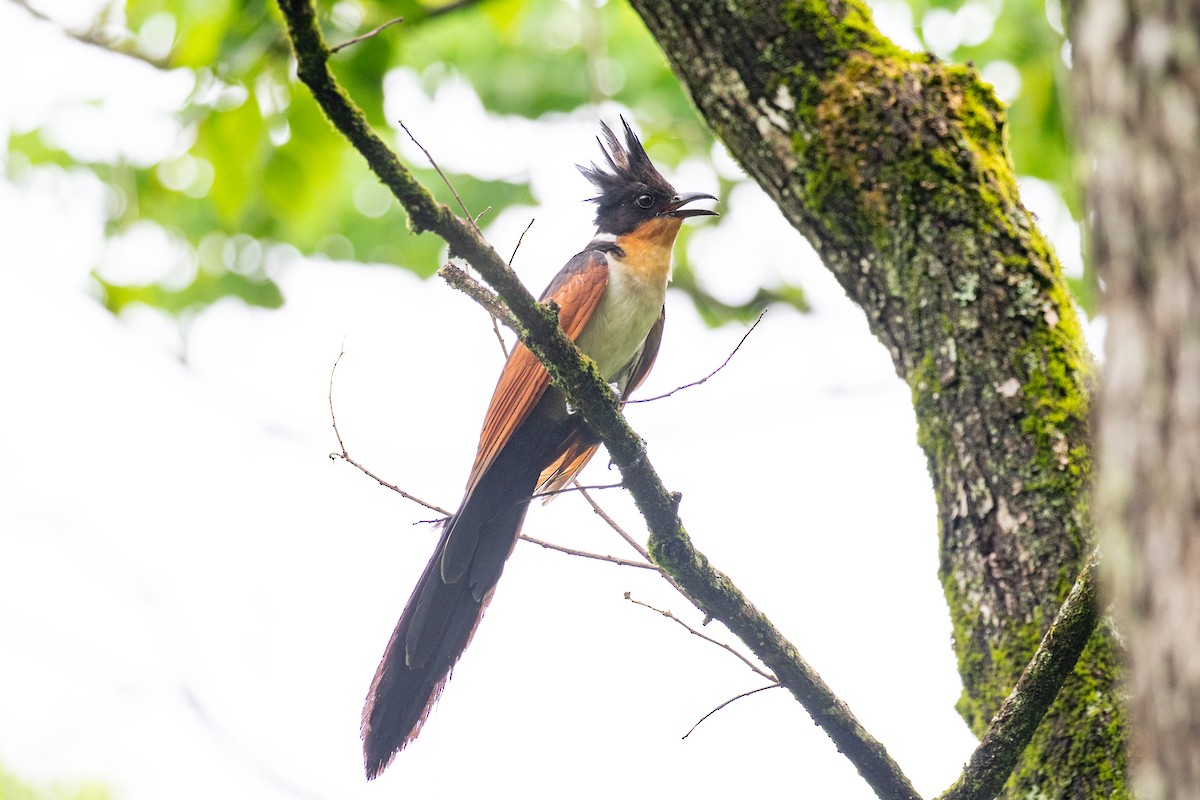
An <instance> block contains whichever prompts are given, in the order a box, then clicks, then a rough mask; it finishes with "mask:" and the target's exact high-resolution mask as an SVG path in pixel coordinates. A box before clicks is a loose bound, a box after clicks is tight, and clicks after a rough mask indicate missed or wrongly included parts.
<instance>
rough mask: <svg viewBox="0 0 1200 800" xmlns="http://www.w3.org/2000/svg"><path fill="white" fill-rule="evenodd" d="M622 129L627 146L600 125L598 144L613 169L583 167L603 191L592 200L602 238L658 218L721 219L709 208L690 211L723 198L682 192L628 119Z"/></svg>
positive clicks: (624, 232) (625, 232)
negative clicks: (702, 202)
mask: <svg viewBox="0 0 1200 800" xmlns="http://www.w3.org/2000/svg"><path fill="white" fill-rule="evenodd" d="M621 125H622V126H624V128H625V144H624V145H622V144H621V141H620V140H619V139H618V138H617V135H616V134H615V133H613V130H612V128H610V127H608V125H607V124H605V123H603V122H601V123H600V129H601V131H602V132H603V133H604V139H600V138H599V137H597V138H596V141H598V142H600V152H601V153H603V154H604V159H605V160H606V161H607V162H608V166H609V170H607V171H606V170H605V169H603V168H601V167H598V166H596V164H595V163H594V162H593V163H592V165H591V166H590V167H583V166H581V167H579V171H580V172H582V173H583V176H584V177H585V178H587V179H588V180H589V181H591V182H592V183H593V184H595V185H596V188H598V189H599V190H600V193H599V194H598V195H596V196H595V197H592V198H589V200H590V201H591V202H593V203H595V204H596V229H597V230H598V231H599V232H600V233H609V234H612V235H614V236H623V235H625V234H627V233H630V232H632V231H633V230H635V229H636V228H637V227H638V226H640V225H642V224H644V223H646V222H649V221H651V220H655V219H674V220H682V219H684V218H686V217H699V216H714V217H715V216H716V215H717V212H715V211H709V210H708V209H704V208H684V206H686V205H687V204H688V203H691V202H692V201H694V200H703V199H708V200H716V199H717V198H715V197H713V196H712V195H711V194H705V193H703V192H689V193H684V194H681V193H679V192H676V191H675V187H673V186H672V185H671V184H669V183H667V179H666V178H664V177H663V176H662V175H660V174H659V172H658V170H657V169H655V168H654V164H652V163H650V156H648V155H646V150H645V148H644V147H642V143H641V141H639V140H638V137H637V134H635V133H634V132H633V129H632V128H630V127H629V123H628V122H626V121H625V117H621ZM606 142H607V147H606V146H605V143H606Z"/></svg>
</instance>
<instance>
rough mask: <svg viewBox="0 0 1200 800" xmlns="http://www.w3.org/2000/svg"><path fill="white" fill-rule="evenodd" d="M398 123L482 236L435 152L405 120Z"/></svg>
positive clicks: (397, 121) (481, 214)
mask: <svg viewBox="0 0 1200 800" xmlns="http://www.w3.org/2000/svg"><path fill="white" fill-rule="evenodd" d="M396 124H398V125H399V126H400V127H401V128H403V129H404V132H405V133H407V134H408V138H409V139H411V140H412V143H413V144H415V145H416V146H417V147H419V148H420V149H421V152H422V153H424V154H425V158H427V159H428V160H429V165H430V166H431V167H433V168H434V170H436V171H437V174H438V175H439V176H440V177H441V179H442V183H444V184H446V188H447V189H449V190H450V194H452V195H454V199H455V200H457V201H458V207H459V208H461V209H462V212H463V214H464V215H465V216H466V218H467V219H468V220H470V222H471V227H472V228H474V229H475V233H477V234H478V235H479V236H480V237H482V236H483V231H481V230H479V225H478V224H476V222H475V218H474V217H472V216H471V212H470V211H468V210H467V204H466V203H464V202H463V199H462V197H460V196H459V194H458V189H455V188H454V184H453V183H451V182H450V179H449V178H448V177H446V173H444V172H442V168H441V167H440V166H438V163H437V161H435V160H434V158H433V154H432V153H430V152H429V151H428V150H426V149H425V145H423V144H421V143H420V142H418V141H417V137H416V136H413V133H412V131H410V130H409V129H408V126H407V125H405V124H404V120H402V119H398V120H396ZM480 216H483V213H482V212H480Z"/></svg>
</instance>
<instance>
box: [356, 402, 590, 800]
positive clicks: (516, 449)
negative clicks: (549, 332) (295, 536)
mask: <svg viewBox="0 0 1200 800" xmlns="http://www.w3.org/2000/svg"><path fill="white" fill-rule="evenodd" d="M560 402H561V401H560ZM547 407H548V404H547ZM564 411H565V409H564ZM566 424H567V425H569V424H570V423H569V422H568V423H566ZM568 438H569V431H568V430H566V428H565V427H564V421H563V420H562V419H561V417H560V416H558V415H555V414H548V413H536V412H535V413H534V414H531V415H530V417H529V418H528V419H527V420H526V421H525V422H524V424H522V426H521V428H520V429H519V430H518V431H517V432H516V433H514V434H513V437H512V438H511V439H510V440H509V442H508V444H507V445H506V446H505V447H504V449H503V450H502V451H501V452H500V454H499V455H498V456H497V458H496V460H495V461H494V462H493V464H492V465H491V466H490V467H489V468H488V471H487V472H486V473H485V474H484V475H483V476H482V478H480V480H479V481H478V482H477V483H476V485H475V486H474V488H473V489H472V491H471V492H470V494H468V495H467V496H466V497H465V498H464V499H463V504H462V506H461V507H460V508H459V510H458V512H457V513H456V514H455V515H454V516H453V517H451V518H450V520H449V522H448V523H447V525H446V530H445V532H444V533H443V534H442V538H441V541H440V542H439V543H438V547H437V549H436V550H435V551H434V553H433V557H432V558H431V559H430V560H429V563H428V564H427V565H426V566H425V571H424V572H423V573H422V574H421V578H420V580H419V581H418V582H417V586H416V588H415V589H414V590H413V593H412V595H411V596H410V597H409V599H408V603H407V604H406V605H405V607H404V612H403V613H402V614H401V615H400V621H399V622H398V623H397V624H396V629H395V630H394V631H393V632H392V637H391V639H390V640H389V641H388V646H387V649H386V650H385V651H384V654H383V660H382V661H381V662H380V664H379V668H378V669H377V670H376V672H375V678H374V680H372V681H371V688H370V690H369V692H368V693H367V701H366V705H365V706H364V708H363V718H362V738H363V758H364V762H365V767H366V772H367V777H368V778H374V777H375V776H377V775H379V773H381V772H382V771H383V770H384V769H385V768H386V767H387V765H388V764H389V763H391V761H392V759H393V758H394V757H395V756H396V754H397V753H398V752H400V750H402V749H404V747H405V746H407V745H408V743H409V742H411V741H412V740H413V739H415V738H416V737H417V734H418V733H419V732H420V730H421V726H422V725H423V724H424V723H425V720H426V719H427V718H428V716H429V712H430V709H431V708H432V706H433V704H434V702H435V701H436V700H437V698H438V695H439V694H441V691H442V689H443V688H444V687H445V685H446V681H447V680H448V679H449V677H450V673H451V671H452V669H453V668H454V665H455V663H457V662H458V659H459V657H460V656H461V655H462V653H463V651H464V650H465V649H466V647H467V645H468V644H469V643H470V641H471V637H472V635H473V634H474V632H475V628H476V626H478V624H479V620H480V619H481V618H482V616H483V611H484V609H485V608H486V606H487V602H488V600H489V599H490V598H491V594H492V591H493V589H494V588H495V586H496V582H497V581H498V580H499V579H500V574H501V573H502V572H503V570H504V563H505V561H506V560H507V559H508V556H509V554H510V553H511V552H512V548H513V545H515V544H516V540H517V535H518V534H519V533H520V530H521V523H522V522H523V521H524V519H525V512H526V510H527V509H528V507H529V501H530V498H531V496H532V494H533V490H534V488H535V487H536V486H537V483H538V476H539V475H540V474H541V472H542V468H543V467H544V466H545V465H546V464H547V463H549V462H550V461H552V460H554V458H555V457H556V455H557V454H558V448H559V446H560V445H561V443H563V442H564V441H566V440H567V439H568Z"/></svg>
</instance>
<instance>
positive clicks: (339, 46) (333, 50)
mask: <svg viewBox="0 0 1200 800" xmlns="http://www.w3.org/2000/svg"><path fill="white" fill-rule="evenodd" d="M401 22H404V17H396V18H395V19H389V20H388V21H387V22H385V23H383V24H382V25H380V26H379V27H378V28H374V29H372V30H369V31H367V32H366V33H364V34H363V35H362V36H355V37H354V38H353V39H347V40H346V41H344V42H342V43H341V44H335V45H334V46H333V47H330V48H329V54H330V55H333V54H334V53H337V52H339V51H340V50H344V49H345V48H347V47H349V46H350V45H352V44H358V43H359V42H365V41H366V40H367V39H373V38H375V37H376V36H378V35H379V34H381V33H383V32H384V31H385V30H387V29H388V28H390V27H392V26H393V25H399V24H400V23H401Z"/></svg>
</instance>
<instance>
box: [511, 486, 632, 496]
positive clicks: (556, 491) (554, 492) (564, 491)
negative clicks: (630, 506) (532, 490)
mask: <svg viewBox="0 0 1200 800" xmlns="http://www.w3.org/2000/svg"><path fill="white" fill-rule="evenodd" d="M624 488H625V484H623V483H594V484H592V485H590V486H582V485H580V484H579V483H578V482H576V483H575V484H574V485H572V486H564V487H563V488H561V489H547V490H546V491H544V492H538V493H537V494H535V495H534V497H539V498H541V497H554V496H555V495H560V494H567V493H568V492H582V491H585V490H587V489H595V490H597V491H599V490H601V489H624Z"/></svg>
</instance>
